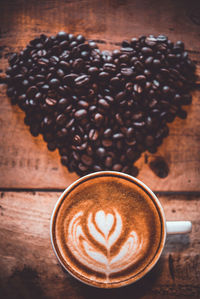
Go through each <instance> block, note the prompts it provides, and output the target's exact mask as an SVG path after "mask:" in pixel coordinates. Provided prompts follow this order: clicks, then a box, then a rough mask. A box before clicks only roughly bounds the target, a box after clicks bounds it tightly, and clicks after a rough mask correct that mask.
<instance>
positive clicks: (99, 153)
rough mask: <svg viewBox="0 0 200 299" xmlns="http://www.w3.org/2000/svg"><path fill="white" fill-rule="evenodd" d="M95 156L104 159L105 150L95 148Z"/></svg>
mask: <svg viewBox="0 0 200 299" xmlns="http://www.w3.org/2000/svg"><path fill="white" fill-rule="evenodd" d="M96 154H97V156H98V157H100V158H103V157H105V155H106V150H105V148H103V147H99V148H97V150H96Z"/></svg>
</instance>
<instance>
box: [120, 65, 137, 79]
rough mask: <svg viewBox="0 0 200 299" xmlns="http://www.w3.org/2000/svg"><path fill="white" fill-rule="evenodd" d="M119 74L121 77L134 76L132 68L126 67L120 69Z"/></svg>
mask: <svg viewBox="0 0 200 299" xmlns="http://www.w3.org/2000/svg"><path fill="white" fill-rule="evenodd" d="M121 74H122V75H123V76H126V77H130V76H132V75H133V74H134V72H133V69H132V68H128V67H126V68H122V69H121Z"/></svg>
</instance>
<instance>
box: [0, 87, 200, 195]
mask: <svg viewBox="0 0 200 299" xmlns="http://www.w3.org/2000/svg"><path fill="white" fill-rule="evenodd" d="M0 98H1V111H0V124H1V125H0V126H1V132H0V139H1V147H0V171H1V172H0V187H5V188H63V189H64V188H66V187H67V186H68V185H69V184H70V183H72V182H73V181H74V180H75V179H77V178H78V176H77V175H76V174H74V173H73V174H70V173H69V172H68V171H67V169H66V168H65V167H63V166H62V165H61V163H60V156H59V154H58V151H56V152H53V153H52V152H49V151H48V150H47V147H46V143H45V142H44V141H43V139H42V137H41V136H39V137H36V138H34V137H33V136H32V135H31V134H30V132H29V130H28V127H26V126H25V125H24V122H23V118H24V113H23V112H22V111H21V110H20V109H19V108H18V107H16V106H11V105H10V103H9V100H8V98H7V97H6V96H5V87H4V88H3V92H2V93H1V95H0ZM199 98H200V94H199V92H197V91H196V92H194V95H193V104H192V105H191V106H190V107H188V108H187V110H188V117H187V119H186V120H180V119H176V120H175V122H174V123H172V124H170V135H169V136H168V138H166V139H165V140H164V142H163V144H162V145H161V146H160V148H159V150H158V152H157V153H156V154H154V155H152V154H147V153H146V154H143V155H142V157H141V158H140V159H139V160H138V161H137V163H136V165H137V166H138V167H139V169H140V173H139V176H138V178H139V179H141V180H142V181H144V182H145V183H146V184H147V185H148V186H149V187H150V188H151V189H153V190H176V191H180V190H185V191H199V190H200V185H199V175H200V155H199V152H200V142H199V140H200V118H199V113H200V105H199ZM156 156H161V157H164V158H165V160H166V162H167V164H168V165H169V169H170V173H169V175H168V177H166V178H165V179H160V178H158V177H157V176H156V175H155V174H154V173H153V172H152V171H151V169H150V168H149V162H150V161H151V160H152V159H154V158H155V157H156ZM146 157H148V163H146V162H147V161H146V160H147V159H146Z"/></svg>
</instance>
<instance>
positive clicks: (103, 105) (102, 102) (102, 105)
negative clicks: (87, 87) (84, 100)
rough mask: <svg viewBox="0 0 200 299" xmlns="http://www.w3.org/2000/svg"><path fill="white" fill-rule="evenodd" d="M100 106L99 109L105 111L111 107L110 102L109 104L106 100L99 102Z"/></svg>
mask: <svg viewBox="0 0 200 299" xmlns="http://www.w3.org/2000/svg"><path fill="white" fill-rule="evenodd" d="M98 104H99V107H101V108H103V109H105V110H107V109H109V108H110V105H109V104H108V102H107V101H106V100H104V99H100V100H99V101H98Z"/></svg>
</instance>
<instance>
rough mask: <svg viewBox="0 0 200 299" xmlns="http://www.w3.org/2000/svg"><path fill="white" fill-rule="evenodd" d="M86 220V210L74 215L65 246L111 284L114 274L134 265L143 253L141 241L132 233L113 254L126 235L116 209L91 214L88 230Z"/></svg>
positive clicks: (88, 220)
mask: <svg viewBox="0 0 200 299" xmlns="http://www.w3.org/2000/svg"><path fill="white" fill-rule="evenodd" d="M82 219H85V215H84V212H83V211H80V212H78V213H76V214H75V215H74V217H73V218H72V219H71V221H70V223H69V226H68V231H67V232H66V243H67V246H68V247H69V248H70V251H71V254H72V255H73V256H74V257H75V258H76V259H77V260H78V261H79V262H81V263H82V264H83V265H85V266H86V267H87V268H91V269H92V270H93V271H97V272H100V273H103V274H104V275H106V277H107V282H109V275H110V274H111V273H115V272H119V271H122V270H124V269H126V268H128V267H129V266H131V265H132V264H133V263H134V261H135V260H136V259H137V256H138V255H139V254H140V249H141V247H142V240H140V239H139V237H138V235H137V233H136V232H135V231H134V230H132V231H130V232H129V234H128V235H127V237H126V238H125V240H124V241H123V243H122V242H121V243H120V244H121V245H120V248H119V250H118V251H117V253H115V254H114V255H113V254H111V251H112V248H113V247H114V246H115V244H116V243H117V241H118V240H119V239H120V238H121V237H122V234H123V223H122V218H121V216H120V214H119V213H118V211H117V210H116V209H114V210H113V213H106V212H105V211H104V210H99V211H97V212H95V213H94V214H93V212H90V213H89V214H88V218H87V220H86V222H87V231H88V233H89V237H88V235H86V234H85V232H84V228H83V227H82V223H83V222H82Z"/></svg>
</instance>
